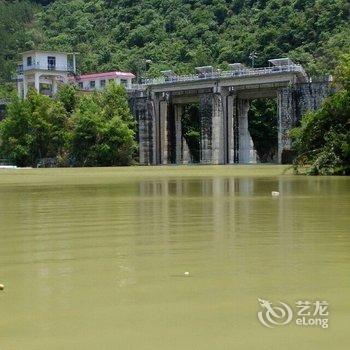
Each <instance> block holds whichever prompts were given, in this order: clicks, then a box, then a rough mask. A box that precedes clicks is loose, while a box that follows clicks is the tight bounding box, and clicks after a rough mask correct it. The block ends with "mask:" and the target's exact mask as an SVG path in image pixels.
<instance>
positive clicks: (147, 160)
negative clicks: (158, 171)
mask: <svg viewBox="0 0 350 350" xmlns="http://www.w3.org/2000/svg"><path fill="white" fill-rule="evenodd" d="M131 102H132V103H131V105H132V112H133V114H134V117H135V119H136V120H137V121H138V131H139V132H138V134H139V135H138V136H139V162H140V164H142V165H150V164H152V161H153V154H152V152H153V148H152V142H153V136H152V130H153V122H152V118H153V114H152V111H153V104H152V101H151V100H149V99H148V98H147V97H135V98H133V99H132V100H131Z"/></svg>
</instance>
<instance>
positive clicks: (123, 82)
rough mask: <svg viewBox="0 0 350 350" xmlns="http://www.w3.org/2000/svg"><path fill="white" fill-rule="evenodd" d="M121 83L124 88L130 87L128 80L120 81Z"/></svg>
mask: <svg viewBox="0 0 350 350" xmlns="http://www.w3.org/2000/svg"><path fill="white" fill-rule="evenodd" d="M120 83H121V84H122V85H124V86H127V85H128V81H127V80H126V79H120Z"/></svg>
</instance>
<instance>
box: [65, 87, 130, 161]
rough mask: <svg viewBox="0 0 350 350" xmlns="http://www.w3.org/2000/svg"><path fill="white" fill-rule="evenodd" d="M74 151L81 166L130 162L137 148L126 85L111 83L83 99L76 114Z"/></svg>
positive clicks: (73, 133) (73, 139)
mask: <svg viewBox="0 0 350 350" xmlns="http://www.w3.org/2000/svg"><path fill="white" fill-rule="evenodd" d="M72 120H73V131H72V146H71V153H72V155H73V157H74V159H75V161H76V165H80V166H113V165H129V164H131V162H132V159H133V155H134V153H135V151H136V142H135V140H134V137H135V132H134V122H133V118H132V115H131V113H130V109H129V106H128V102H127V96H126V93H125V89H124V88H123V87H121V86H116V85H115V84H110V85H109V86H108V87H107V88H106V90H105V91H104V92H103V93H95V94H92V95H89V96H85V97H83V98H82V99H81V101H80V103H79V105H78V107H77V109H76V110H75V112H74V114H73V119H72Z"/></svg>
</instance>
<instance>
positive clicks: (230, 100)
mask: <svg viewBox="0 0 350 350" xmlns="http://www.w3.org/2000/svg"><path fill="white" fill-rule="evenodd" d="M234 108H235V97H234V96H233V94H230V95H228V96H227V97H226V113H227V126H226V127H227V131H226V132H227V163H228V164H234V152H235V150H234V147H235V146H234V144H235V143H234V138H235V135H234Z"/></svg>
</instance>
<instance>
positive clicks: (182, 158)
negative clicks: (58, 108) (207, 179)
mask: <svg viewBox="0 0 350 350" xmlns="http://www.w3.org/2000/svg"><path fill="white" fill-rule="evenodd" d="M269 63H270V66H269V67H266V68H246V67H245V66H243V65H242V64H232V65H230V70H229V71H219V70H215V69H214V68H213V67H211V66H206V67H198V68H197V74H195V75H189V76H177V75H176V74H174V73H173V72H172V71H165V72H163V77H161V78H156V79H148V80H146V81H145V82H144V85H145V90H144V91H135V92H134V93H133V94H131V95H130V96H131V102H132V103H131V105H132V110H133V113H134V115H135V117H136V119H137V121H138V125H139V130H138V131H139V146H140V163H141V164H144V165H148V164H172V163H174V164H187V163H188V162H190V161H191V155H190V149H189V145H188V144H187V141H186V139H185V138H184V136H183V130H182V128H183V125H182V116H183V113H184V108H185V106H186V105H189V104H193V103H195V104H197V105H198V106H199V125H200V145H199V148H200V149H199V163H200V164H235V163H243V164H249V163H256V162H257V161H258V159H257V154H256V150H255V149H254V143H253V140H252V138H251V136H250V133H249V130H248V111H249V107H250V102H251V101H252V100H254V99H257V98H274V99H276V100H277V106H278V108H277V110H278V111H277V113H278V118H277V120H278V121H277V123H278V146H277V148H278V152H277V153H278V159H277V161H278V163H288V162H290V161H291V159H292V150H291V139H290V136H289V131H290V130H291V128H293V127H294V126H295V125H296V124H297V122H298V121H299V120H300V118H301V116H302V115H303V114H304V113H305V112H306V111H308V110H314V109H317V108H318V107H319V106H320V105H321V103H322V101H323V99H324V98H325V97H326V96H327V95H329V94H330V90H331V88H330V84H329V81H322V82H312V81H311V79H310V78H309V77H308V76H307V74H306V73H305V71H304V69H303V67H302V66H300V65H298V64H295V63H294V62H292V61H291V60H290V59H288V58H284V59H274V60H270V61H269Z"/></svg>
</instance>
